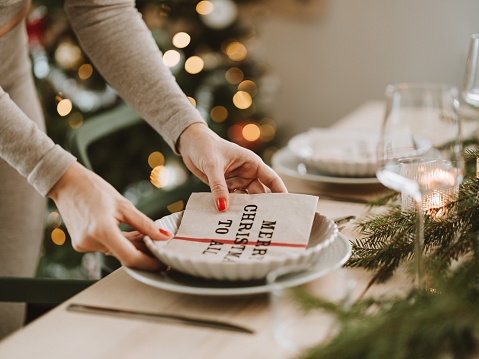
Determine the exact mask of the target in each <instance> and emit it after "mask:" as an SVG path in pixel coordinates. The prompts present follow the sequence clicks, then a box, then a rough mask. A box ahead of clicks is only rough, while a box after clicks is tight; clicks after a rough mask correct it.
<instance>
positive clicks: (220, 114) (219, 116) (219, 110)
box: [210, 106, 228, 123]
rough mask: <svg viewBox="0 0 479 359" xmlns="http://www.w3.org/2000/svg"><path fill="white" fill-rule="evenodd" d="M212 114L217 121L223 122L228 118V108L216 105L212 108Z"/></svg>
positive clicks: (212, 117)
mask: <svg viewBox="0 0 479 359" xmlns="http://www.w3.org/2000/svg"><path fill="white" fill-rule="evenodd" d="M210 116H211V119H212V120H213V121H215V122H218V123H219V122H223V121H224V120H226V119H227V118H228V110H227V109H226V108H225V107H223V106H215V107H213V108H212V109H211V111H210Z"/></svg>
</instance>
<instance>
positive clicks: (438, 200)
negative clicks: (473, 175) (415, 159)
mask: <svg viewBox="0 0 479 359" xmlns="http://www.w3.org/2000/svg"><path fill="white" fill-rule="evenodd" d="M453 172H455V171H454V169H451V168H450V163H449V162H448V161H444V160H431V161H425V162H419V163H406V164H404V165H403V167H402V168H401V173H400V175H401V176H404V177H406V178H408V179H411V180H413V181H414V182H416V183H418V185H419V187H420V188H421V190H422V192H423V198H422V208H423V211H424V212H428V211H429V210H433V209H435V210H436V214H435V216H436V217H442V216H444V215H445V214H446V213H447V209H446V205H447V204H449V203H450V202H452V201H455V200H457V198H458V196H459V185H456V176H455V175H454V173H453ZM415 208H416V200H415V199H414V197H413V196H412V195H411V194H408V193H405V192H403V193H402V195H401V209H402V211H413V210H414V209H415Z"/></svg>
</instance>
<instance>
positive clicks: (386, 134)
mask: <svg viewBox="0 0 479 359" xmlns="http://www.w3.org/2000/svg"><path fill="white" fill-rule="evenodd" d="M377 155H378V168H377V173H376V175H377V178H378V179H379V181H381V183H383V184H384V185H385V186H387V187H389V188H391V189H394V190H396V191H399V192H401V194H402V210H403V211H415V212H416V234H415V239H414V243H415V247H414V250H415V257H416V286H417V287H418V288H423V287H424V273H423V260H422V256H423V248H424V211H427V210H430V209H433V208H436V209H438V208H439V210H437V211H436V212H435V213H436V215H441V210H440V208H444V205H445V204H447V202H448V201H449V200H450V199H451V198H454V196H457V194H458V186H459V184H460V183H461V181H462V177H463V174H462V173H463V166H464V165H463V159H462V145H461V141H460V117H459V100H458V90H457V89H456V88H454V87H452V86H448V85H441V84H420V83H419V84H415V83H399V84H395V85H389V86H388V87H387V88H386V112H385V116H384V120H383V124H382V129H381V135H380V140H379V144H378V153H377Z"/></svg>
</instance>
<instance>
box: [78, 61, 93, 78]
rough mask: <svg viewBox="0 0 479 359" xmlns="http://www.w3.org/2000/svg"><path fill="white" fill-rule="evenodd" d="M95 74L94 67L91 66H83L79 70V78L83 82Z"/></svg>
mask: <svg viewBox="0 0 479 359" xmlns="http://www.w3.org/2000/svg"><path fill="white" fill-rule="evenodd" d="M92 74H93V67H92V65H90V64H83V65H81V66H80V68H79V69H78V77H79V78H80V79H82V80H86V79H89V78H90V77H91V75H92Z"/></svg>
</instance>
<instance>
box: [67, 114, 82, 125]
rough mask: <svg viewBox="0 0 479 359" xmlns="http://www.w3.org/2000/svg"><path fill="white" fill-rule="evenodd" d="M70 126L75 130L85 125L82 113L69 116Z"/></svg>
mask: <svg viewBox="0 0 479 359" xmlns="http://www.w3.org/2000/svg"><path fill="white" fill-rule="evenodd" d="M68 124H69V125H70V127H71V128H73V129H77V128H79V127H80V126H81V125H82V124H83V115H82V114H81V113H80V112H73V113H72V114H71V115H70V116H68Z"/></svg>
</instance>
